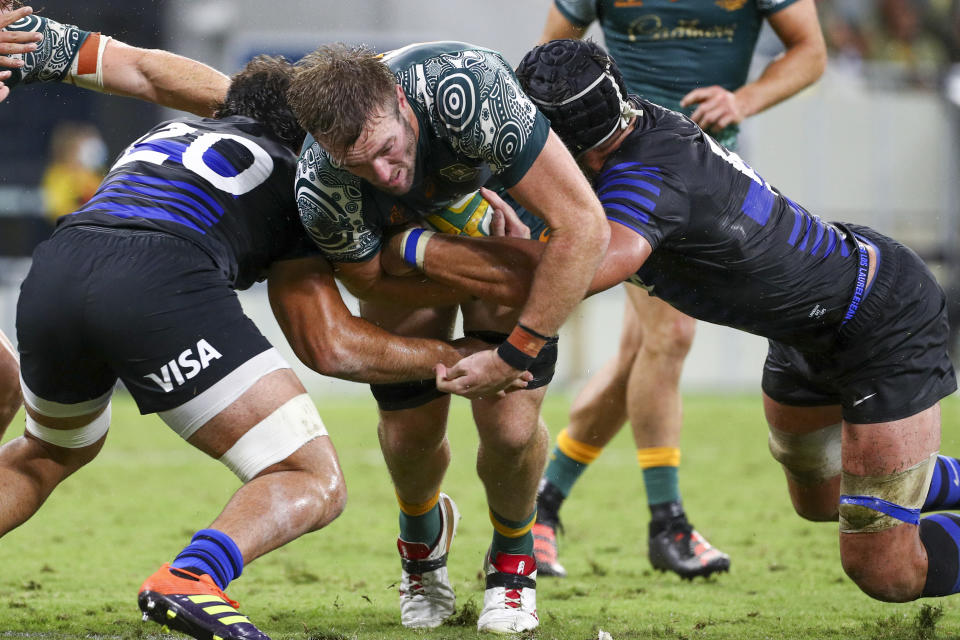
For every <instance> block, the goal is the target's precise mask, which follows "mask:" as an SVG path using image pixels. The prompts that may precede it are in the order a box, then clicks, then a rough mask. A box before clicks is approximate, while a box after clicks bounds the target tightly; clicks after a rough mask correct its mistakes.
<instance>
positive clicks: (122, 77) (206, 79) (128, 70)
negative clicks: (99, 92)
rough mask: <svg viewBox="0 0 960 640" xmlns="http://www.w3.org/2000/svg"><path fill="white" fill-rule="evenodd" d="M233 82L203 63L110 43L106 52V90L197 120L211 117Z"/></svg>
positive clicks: (160, 52)
mask: <svg viewBox="0 0 960 640" xmlns="http://www.w3.org/2000/svg"><path fill="white" fill-rule="evenodd" d="M229 86H230V78H228V77H227V76H226V75H224V74H222V73H220V72H219V71H217V70H216V69H214V68H213V67H210V66H207V65H205V64H203V63H202V62H198V61H196V60H191V59H190V58H185V57H183V56H179V55H177V54H175V53H170V52H169V51H163V50H160V49H140V48H138V47H132V46H130V45H128V44H124V43H123V42H119V41H117V40H113V39H111V40H110V41H109V42H107V45H106V48H105V49H104V52H103V88H104V90H105V91H107V92H108V93H115V94H118V95H122V96H129V97H131V98H140V99H141V100H146V101H148V102H155V103H157V104H160V105H163V106H165V107H170V108H171V109H180V110H181V111H188V112H190V113H194V114H196V115H198V116H212V115H213V112H214V110H215V109H216V106H217V105H218V104H219V103H220V102H221V101H222V100H223V99H224V97H225V96H226V95H227V88H228V87H229Z"/></svg>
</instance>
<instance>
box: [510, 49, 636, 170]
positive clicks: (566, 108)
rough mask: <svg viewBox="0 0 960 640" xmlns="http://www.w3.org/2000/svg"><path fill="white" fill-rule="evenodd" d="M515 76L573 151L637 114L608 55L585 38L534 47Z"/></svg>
mask: <svg viewBox="0 0 960 640" xmlns="http://www.w3.org/2000/svg"><path fill="white" fill-rule="evenodd" d="M517 78H518V79H519V80H520V84H521V86H522V87H523V89H524V91H525V92H526V94H527V95H528V96H530V99H531V100H533V102H534V103H535V104H536V105H537V107H538V108H539V109H540V111H541V112H542V113H543V115H545V116H546V117H547V118H548V119H549V120H550V126H551V127H552V128H553V130H554V131H555V132H556V133H557V135H558V136H560V139H561V140H563V143H564V144H565V145H567V148H568V149H570V152H571V153H572V154H573V155H574V156H577V155H579V154H581V153H583V152H584V151H589V150H590V149H592V148H594V147H597V146H599V145H600V144H602V143H603V142H605V141H606V140H607V139H609V138H610V137H611V136H612V135H613V134H614V133H616V132H617V131H620V130H621V129H623V128H625V127H626V126H627V125H628V124H629V123H630V119H631V118H632V117H633V116H634V115H636V114H637V113H638V112H637V111H635V110H634V108H633V107H632V105H630V103H629V102H627V99H626V98H627V88H626V85H625V84H624V82H623V77H622V76H621V75H620V70H619V69H617V66H616V64H614V62H613V59H612V58H611V57H610V56H609V55H608V54H607V52H606V51H604V50H603V48H601V47H600V46H599V45H598V44H596V43H595V42H592V41H589V40H587V41H584V40H552V41H550V42H547V43H545V44H542V45H539V46H537V47H534V48H533V49H531V50H530V52H528V53H527V55H525V56H524V57H523V60H522V61H521V62H520V66H519V67H517Z"/></svg>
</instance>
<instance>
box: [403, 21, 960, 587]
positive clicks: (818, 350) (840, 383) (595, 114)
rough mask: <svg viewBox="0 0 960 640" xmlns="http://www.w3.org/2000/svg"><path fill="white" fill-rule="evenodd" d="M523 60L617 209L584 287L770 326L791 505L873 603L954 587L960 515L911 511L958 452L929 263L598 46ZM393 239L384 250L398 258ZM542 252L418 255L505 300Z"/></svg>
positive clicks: (775, 408)
mask: <svg viewBox="0 0 960 640" xmlns="http://www.w3.org/2000/svg"><path fill="white" fill-rule="evenodd" d="M517 75H518V77H519V78H520V81H521V83H522V84H523V86H524V89H525V91H527V93H528V95H530V96H531V98H532V99H533V100H534V101H535V102H536V103H537V104H538V105H539V106H540V108H541V109H543V110H544V111H545V114H546V115H547V116H548V117H549V118H550V119H551V122H552V126H553V127H554V129H555V130H556V131H557V132H558V134H559V135H560V137H561V138H562V139H563V140H564V142H565V143H566V144H567V146H568V147H569V148H570V149H571V151H572V152H573V153H574V155H575V157H577V159H578V162H579V164H580V166H581V167H582V168H583V170H584V172H585V173H587V174H588V175H589V176H590V177H591V178H592V180H593V186H594V189H595V190H596V192H597V194H598V196H599V198H600V201H601V204H603V206H604V209H605V211H606V214H607V217H608V220H609V222H610V227H611V242H610V246H609V248H608V250H607V254H606V257H605V260H604V262H603V263H602V264H601V266H600V268H599V269H598V271H597V276H596V277H595V278H594V281H593V283H592V285H591V288H590V290H591V291H600V290H603V289H607V288H609V287H611V286H613V285H615V284H617V283H618V282H621V281H623V280H628V281H629V282H631V283H633V284H635V285H638V286H642V287H645V288H646V289H647V290H648V291H649V292H650V293H651V294H652V295H657V296H659V297H661V298H663V299H664V300H666V301H667V302H669V303H670V304H671V305H674V306H675V307H677V308H678V309H680V310H682V311H684V312H685V313H688V314H690V315H692V316H694V317H697V318H698V319H703V320H707V321H709V322H714V323H717V324H725V325H728V326H732V327H735V328H739V329H742V330H745V331H749V332H751V333H755V334H758V335H762V336H765V337H767V338H769V340H770V350H769V355H768V358H767V362H766V364H765V366H764V375H763V391H764V409H765V412H766V417H767V420H768V422H769V426H770V434H769V442H770V449H771V452H772V453H773V455H774V457H775V458H776V459H777V460H778V461H780V462H781V464H782V465H783V467H784V471H785V473H786V477H787V483H788V487H789V490H790V494H791V498H792V499H793V503H794V507H795V509H796V511H797V512H798V513H799V514H800V515H801V516H803V517H805V518H808V519H811V520H836V519H838V518H839V521H840V554H841V560H842V562H843V567H844V570H845V571H846V572H847V574H848V575H849V576H850V577H851V578H852V579H853V580H854V582H856V584H857V585H858V586H859V587H860V588H861V589H862V590H863V591H864V592H866V593H867V594H868V595H870V596H872V597H874V598H877V599H880V600H885V601H896V602H901V601H909V600H914V599H916V598H919V597H928V596H943V595H948V594H951V593H955V592H956V591H957V590H958V589H960V575H958V574H960V567H958V563H957V557H958V549H960V515H956V514H952V513H944V514H935V515H931V516H928V517H925V518H923V519H920V513H921V511H936V510H942V509H948V508H956V507H957V506H960V501H958V499H957V496H956V495H953V496H951V492H950V490H949V488H950V487H951V486H953V485H957V486H960V477H958V475H957V470H958V469H960V464H958V463H957V460H955V459H953V458H948V457H946V456H938V448H939V444H940V409H939V400H940V399H941V398H943V397H944V396H946V395H948V394H950V393H952V392H953V391H954V390H955V389H956V377H955V374H954V370H953V367H952V365H951V363H950V360H949V358H948V357H947V348H946V345H947V341H948V330H947V320H946V310H945V300H944V295H943V292H942V290H941V289H940V287H939V286H938V285H937V282H936V280H935V279H934V277H933V275H932V274H931V273H930V271H929V270H928V269H927V268H926V266H925V265H924V264H923V262H922V261H921V260H920V259H919V258H918V257H917V256H916V254H915V253H913V252H912V251H910V250H909V249H908V248H906V247H904V246H903V245H901V244H899V243H897V242H895V241H894V240H891V239H890V238H887V237H884V236H882V235H881V234H879V233H877V232H875V231H873V230H871V229H869V228H867V227H859V226H854V225H845V224H841V223H828V222H825V221H823V220H821V219H820V218H818V217H817V216H815V215H812V214H811V213H809V212H808V211H806V210H805V209H804V208H803V207H801V206H800V205H799V204H797V203H796V202H794V201H792V200H790V199H789V198H787V197H786V196H784V195H783V194H781V193H780V192H779V191H777V190H776V189H774V188H773V187H771V186H770V185H769V184H767V183H766V182H765V181H764V180H763V178H762V177H760V176H759V175H758V174H757V173H756V172H755V171H754V170H753V169H752V168H751V167H749V166H748V165H746V164H745V163H744V162H743V160H741V159H740V157H739V156H737V155H736V154H734V153H732V152H729V151H727V150H726V149H724V148H723V147H721V146H720V145H718V144H717V143H716V142H714V141H713V140H712V139H711V138H710V137H709V136H707V135H705V134H704V133H703V132H702V131H701V130H700V129H699V128H698V127H697V126H696V125H695V124H693V123H692V122H691V121H690V120H689V119H687V118H686V117H684V116H682V115H680V114H678V113H676V112H673V111H669V110H667V109H664V108H662V107H659V106H657V105H655V104H653V103H650V102H647V101H645V100H640V99H638V98H636V97H633V96H631V98H630V100H629V101H624V100H623V99H622V98H621V95H625V91H624V89H623V84H622V80H621V78H620V75H619V71H618V70H617V68H616V65H615V64H614V63H613V61H612V60H611V59H610V58H609V57H608V56H607V55H606V54H605V52H604V51H603V50H602V49H601V48H600V47H599V46H597V45H596V44H593V43H584V42H579V41H572V40H559V41H553V42H550V43H547V44H545V45H542V46H540V47H537V48H535V49H533V50H532V51H531V52H530V53H528V54H527V56H526V57H525V58H524V60H523V62H522V63H521V64H520V67H519V68H518V70H517ZM581 92H582V93H581ZM489 198H490V195H488V199H489ZM492 204H493V205H494V206H496V207H503V206H504V205H503V203H502V202H497V201H496V199H495V197H494V198H492ZM402 240H403V239H402V238H398V239H395V240H393V241H391V246H390V251H389V252H388V253H390V254H391V255H392V258H391V263H394V264H393V266H391V267H390V268H391V270H392V271H394V272H399V271H400V270H401V269H400V268H399V267H397V265H396V264H395V263H396V262H398V254H397V252H396V248H397V246H398V245H399V244H401V243H402ZM540 251H541V247H540V245H539V243H535V242H529V241H523V240H517V239H496V240H494V241H491V240H489V239H486V240H470V239H467V238H462V237H454V236H449V237H448V236H434V237H431V238H430V239H429V240H428V242H427V244H426V247H423V248H422V256H421V259H420V260H419V262H418V263H417V264H418V265H422V268H423V269H425V271H426V273H427V275H429V276H430V277H431V278H435V279H438V280H441V281H444V282H448V283H452V284H458V283H459V284H460V285H463V286H464V288H466V289H469V290H470V291H471V292H472V293H474V294H476V295H481V296H484V297H490V298H491V299H495V300H497V301H499V302H501V303H504V304H509V303H510V302H511V301H515V300H518V299H522V298H523V296H524V295H525V291H524V289H525V285H526V282H527V281H528V276H527V275H526V274H528V273H529V272H530V269H531V268H532V265H534V264H535V263H536V259H535V256H536V255H537V254H539V253H540ZM408 264H409V261H408ZM483 264H487V265H495V267H496V268H494V269H489V270H488V269H484V268H481V266H480V265H483ZM460 265H469V268H463V269H460V268H459V267H460ZM481 281H486V282H487V283H488V284H486V285H482V286H478V284H477V283H479V282H481ZM471 283H473V284H471ZM490 283H497V284H490ZM518 289H519V291H518ZM630 400H631V402H643V400H644V399H643V398H631V399H630Z"/></svg>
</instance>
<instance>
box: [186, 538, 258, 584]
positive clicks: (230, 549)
mask: <svg viewBox="0 0 960 640" xmlns="http://www.w3.org/2000/svg"><path fill="white" fill-rule="evenodd" d="M170 566H171V567H173V568H175V569H185V570H187V571H192V572H193V573H200V574H204V573H206V574H207V575H209V576H210V577H211V578H213V581H214V582H216V583H217V586H218V587H220V588H221V589H226V588H227V585H228V584H230V582H231V581H233V580H235V579H237V578H239V577H240V574H241V573H243V554H242V553H240V548H239V547H237V543H236V542H234V541H233V539H232V538H231V537H230V536H228V535H227V534H225V533H224V532H222V531H218V530H217V529H201V530H200V531H197V532H196V533H195V534H194V536H193V539H191V540H190V544H188V545H187V546H186V547H184V549H183V551H181V552H180V553H179V554H177V557H176V558H175V559H174V561H173V562H171V563H170Z"/></svg>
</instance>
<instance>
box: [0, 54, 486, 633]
mask: <svg viewBox="0 0 960 640" xmlns="http://www.w3.org/2000/svg"><path fill="white" fill-rule="evenodd" d="M290 71H291V70H290V66H289V65H288V64H287V63H286V62H285V61H283V60H277V59H272V58H257V59H255V60H254V61H252V62H251V63H249V64H248V65H247V67H246V68H245V69H244V70H243V71H241V72H240V73H238V74H237V75H236V76H234V79H233V82H232V84H231V86H230V91H229V92H228V94H227V97H226V99H225V102H224V103H223V104H222V105H221V107H220V108H219V109H218V111H217V114H216V115H217V117H216V118H213V119H201V120H196V119H186V118H184V119H177V120H172V121H169V122H165V123H162V124H160V125H158V126H156V127H154V128H153V129H151V130H150V131H149V132H148V133H147V134H145V135H144V136H143V137H141V138H140V139H139V140H137V141H136V142H134V143H133V144H132V145H130V146H129V147H128V148H127V150H126V151H125V152H124V154H123V155H121V156H120V158H119V159H118V160H117V161H116V163H115V164H114V166H113V167H112V169H111V170H110V172H109V173H108V175H107V177H106V178H105V179H104V182H103V183H102V185H101V187H100V189H99V190H98V192H97V194H96V195H95V196H94V197H93V198H92V199H91V200H90V201H89V202H87V203H86V204H85V205H84V207H83V208H82V209H80V210H79V211H77V212H76V213H74V214H72V215H70V216H67V217H65V218H64V219H63V220H62V222H61V223H60V225H59V226H58V228H57V230H56V231H55V232H54V235H53V236H52V237H51V239H50V240H48V241H46V242H44V243H43V244H41V245H40V246H39V247H38V248H37V250H36V252H35V253H34V260H33V265H32V267H31V270H30V273H29V274H28V276H27V278H26V279H25V281H24V283H23V286H22V290H21V296H20V300H19V303H18V307H17V333H18V341H19V348H20V355H21V360H22V380H23V393H24V397H25V400H26V405H27V434H26V435H25V436H23V437H21V438H17V439H15V440H12V441H10V442H9V443H7V444H6V445H4V446H3V447H2V448H0V484H2V485H3V486H4V487H5V488H6V490H5V492H4V497H3V498H2V499H0V503H2V508H0V533H5V532H7V531H9V530H10V529H12V528H14V527H16V526H18V525H20V524H22V523H23V522H25V521H26V520H27V519H28V518H29V517H30V516H31V515H32V514H33V513H34V512H35V511H36V510H37V509H38V508H39V507H40V505H41V504H42V503H43V501H44V500H45V498H46V497H47V496H48V495H49V494H50V493H51V492H52V491H53V489H54V488H55V487H56V486H57V485H58V484H59V483H60V482H61V481H62V480H63V479H64V478H66V477H67V476H69V475H70V474H71V473H73V472H74V471H76V470H77V469H79V468H80V467H81V466H83V465H84V464H86V463H87V462H89V461H90V460H92V459H93V458H94V457H95V456H96V455H97V453H98V452H99V451H100V449H101V447H102V446H103V443H104V441H105V438H106V433H107V429H108V428H109V424H110V396H111V393H112V391H113V387H114V385H115V383H116V380H117V379H118V378H119V379H121V380H123V382H124V384H125V386H126V387H127V389H128V390H129V391H130V393H131V394H132V395H133V397H134V399H135V400H136V402H137V405H138V407H139V408H140V410H141V412H142V413H150V412H157V413H159V415H160V417H161V418H162V419H163V420H164V421H165V422H166V423H167V424H168V425H169V426H170V427H171V428H172V429H173V430H174V431H176V432H177V433H178V434H179V435H180V436H181V437H183V438H184V439H185V440H187V441H188V442H189V443H190V444H191V445H193V446H195V447H197V448H198V449H200V450H201V451H203V452H205V453H207V454H208V455H210V456H211V457H213V458H217V459H218V460H220V461H221V462H223V463H224V464H225V465H226V466H227V467H228V468H230V469H231V470H232V471H233V472H234V473H235V474H236V475H237V476H238V477H239V478H240V479H241V480H242V481H243V482H244V485H243V486H242V487H241V488H240V489H239V490H238V491H237V492H236V493H235V494H234V495H233V497H232V498H231V499H230V501H229V502H228V504H227V505H226V507H225V508H224V509H223V511H222V512H221V513H220V514H219V515H218V516H217V518H216V519H215V520H214V521H213V523H212V524H211V525H210V526H209V527H208V528H205V529H202V530H200V531H199V532H197V534H196V535H194V536H193V539H192V540H191V542H190V543H189V544H188V545H187V546H186V547H185V548H184V550H183V551H182V552H181V553H180V554H179V555H178V556H177V557H176V558H175V559H174V560H173V562H172V563H170V564H165V565H163V566H162V567H161V568H160V569H159V570H158V571H157V572H156V573H155V574H154V575H152V576H151V577H150V578H148V579H147V581H146V582H145V583H144V584H143V586H142V587H141V590H140V595H139V604H140V608H141V609H142V610H143V612H144V615H145V617H149V618H150V619H153V620H155V621H157V622H159V623H161V624H164V625H167V626H169V627H171V628H173V629H176V630H178V631H181V632H184V633H187V634H190V635H193V636H194V637H197V638H210V637H211V635H213V636H215V637H220V638H224V639H225V640H226V639H239V638H243V639H245V640H251V639H253V640H255V639H258V638H259V639H263V638H266V636H265V635H264V634H263V633H262V632H260V631H259V630H258V629H257V628H256V627H255V626H254V625H253V624H252V623H250V621H249V620H248V619H247V618H246V617H244V616H242V615H240V614H238V613H237V612H236V611H235V608H236V604H235V603H233V602H232V601H231V600H230V599H229V598H228V597H227V596H226V595H225V594H224V593H223V591H224V589H226V587H227V585H228V584H229V583H230V582H231V581H232V580H233V579H235V578H237V577H239V576H240V574H241V572H242V570H243V567H244V565H245V564H247V563H249V562H251V561H252V560H254V559H255V558H257V557H259V556H261V555H263V554H264V553H267V552H269V551H271V550H272V549H275V548H277V547H279V546H281V545H283V544H285V543H287V542H289V541H290V540H293V539H294V538H296V537H298V536H300V535H302V534H304V533H307V532H310V531H313V530H316V529H319V528H321V527H323V526H325V525H326V524H327V523H329V522H330V521H331V520H333V519H334V518H335V517H336V516H337V515H338V514H339V513H340V512H341V510H342V509H343V506H344V502H345V499H346V490H345V487H344V484H343V478H342V475H341V472H340V468H339V464H338V462H337V457H336V452H335V451H334V448H333V445H332V443H331V442H330V438H329V437H328V436H327V433H326V429H325V427H324V425H323V422H322V421H321V420H320V417H319V416H318V415H317V411H316V408H315V407H314V405H313V403H312V401H311V400H310V398H309V397H308V396H307V394H306V392H305V391H304V388H303V386H302V385H301V383H300V381H299V380H298V379H297V377H296V376H295V375H294V374H293V372H292V371H291V370H290V368H289V366H288V365H287V363H286V362H285V361H284V360H283V358H282V357H281V356H280V355H279V354H278V353H277V351H276V350H275V349H274V348H273V347H272V346H271V345H270V344H269V343H268V342H267V340H266V339H265V338H264V337H263V335H262V334H261V333H260V332H259V330H258V329H257V328H256V327H255V326H254V325H253V323H252V322H251V321H250V320H249V319H248V318H247V317H246V316H245V315H244V314H243V311H242V309H241V307H240V303H239V300H238V299H237V295H236V292H235V290H236V289H243V288H246V287H249V286H250V285H251V284H252V283H254V282H255V281H257V280H262V279H264V278H266V279H267V281H268V286H269V293H270V299H271V304H272V306H273V308H274V310H275V313H276V315H277V316H278V319H279V321H280V324H281V326H282V328H283V329H284V331H285V332H287V333H288V335H289V336H290V339H291V342H292V344H293V346H294V349H295V350H296V352H297V353H298V355H299V356H300V357H301V358H302V359H303V360H304V362H305V363H307V364H308V365H310V366H313V367H314V368H316V369H318V370H320V371H321V372H324V373H331V374H335V375H340V376H342V377H345V378H350V379H358V380H363V381H366V382H395V381H399V380H408V379H420V378H422V377H424V376H427V375H430V374H431V372H432V370H433V366H434V365H435V364H436V362H447V363H449V364H453V363H454V362H456V361H457V360H459V359H460V357H462V355H463V354H461V353H460V352H458V351H457V350H456V349H454V348H453V347H452V346H450V345H449V344H447V343H444V342H440V341H433V340H423V339H416V338H399V337H395V336H391V335H390V334H388V333H386V332H385V331H383V330H380V329H378V328H377V327H375V326H373V325H370V324H368V323H366V322H364V321H363V320H360V319H359V318H356V317H354V316H352V315H351V314H350V312H349V310H348V309H347V308H346V306H345V305H344V303H343V301H342V299H341V298H340V294H339V291H338V289H337V287H336V285H335V283H334V280H333V274H332V270H331V268H330V266H329V264H328V263H327V262H326V261H325V260H324V259H323V258H322V257H320V256H318V255H317V253H316V249H315V248H314V247H313V244H312V243H311V242H310V239H309V238H308V237H307V235H306V234H305V233H304V231H303V227H302V225H301V223H300V219H299V216H298V213H297V208H296V202H295V200H294V198H293V191H292V189H291V185H292V184H293V177H294V174H295V167H296V155H295V154H294V150H295V149H299V146H300V144H301V143H302V141H303V137H304V132H303V130H302V129H300V127H299V125H298V124H297V122H296V119H295V118H294V116H293V114H292V113H291V112H290V110H289V108H288V107H287V105H286V98H285V91H286V88H287V85H288V83H289V77H290ZM468 352H469V351H468ZM211 602H213V603H214V604H216V605H217V606H213V607H212V608H211V604H210V603H211Z"/></svg>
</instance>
